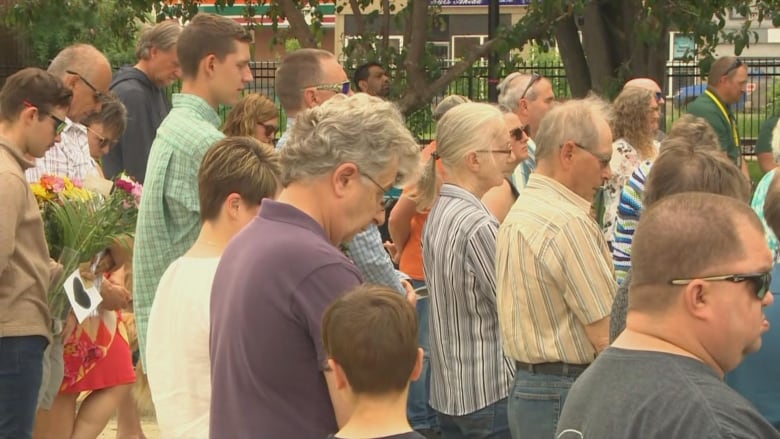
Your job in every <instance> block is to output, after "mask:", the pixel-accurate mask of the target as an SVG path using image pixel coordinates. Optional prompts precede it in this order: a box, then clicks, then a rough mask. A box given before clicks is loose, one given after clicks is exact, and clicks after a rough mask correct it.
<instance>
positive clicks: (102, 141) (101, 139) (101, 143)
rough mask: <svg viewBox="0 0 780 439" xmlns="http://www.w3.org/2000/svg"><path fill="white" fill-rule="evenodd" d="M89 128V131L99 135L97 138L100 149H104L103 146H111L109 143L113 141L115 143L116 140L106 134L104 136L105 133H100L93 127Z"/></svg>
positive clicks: (96, 135)
mask: <svg viewBox="0 0 780 439" xmlns="http://www.w3.org/2000/svg"><path fill="white" fill-rule="evenodd" d="M87 130H88V131H90V132H91V133H92V134H94V135H95V137H97V138H98V147H99V148H100V149H103V148H105V147H106V146H109V145H111V144H112V143H114V141H113V140H111V139H109V138H108V137H106V136H103V135H101V134H99V133H98V132H97V131H95V130H93V129H92V128H90V127H87Z"/></svg>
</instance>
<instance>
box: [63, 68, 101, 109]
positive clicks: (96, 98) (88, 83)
mask: <svg viewBox="0 0 780 439" xmlns="http://www.w3.org/2000/svg"><path fill="white" fill-rule="evenodd" d="M65 73H67V74H69V75H76V76H78V77H79V79H80V80H81V82H83V83H84V85H86V86H87V87H89V88H90V89H92V91H93V92H94V93H95V100H96V101H99V100H100V99H101V98H102V97H103V92H101V91H98V89H97V88H96V87H95V86H94V85H92V83H91V82H89V81H87V78H85V77H83V76H81V74H80V73H76V72H74V71H73V70H65Z"/></svg>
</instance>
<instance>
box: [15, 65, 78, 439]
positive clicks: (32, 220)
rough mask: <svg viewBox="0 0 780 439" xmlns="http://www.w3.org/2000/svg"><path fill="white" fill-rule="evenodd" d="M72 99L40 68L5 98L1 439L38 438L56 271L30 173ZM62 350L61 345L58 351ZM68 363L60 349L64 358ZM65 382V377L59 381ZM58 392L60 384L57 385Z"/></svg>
mask: <svg viewBox="0 0 780 439" xmlns="http://www.w3.org/2000/svg"><path fill="white" fill-rule="evenodd" d="M71 95H72V92H71V90H70V89H69V88H67V87H66V86H65V85H64V84H63V83H62V81H60V79H59V78H57V77H56V76H54V75H52V74H51V73H48V72H45V71H43V70H40V69H36V68H28V69H24V70H20V71H19V72H16V73H14V74H13V75H11V76H10V77H9V78H8V79H7V80H6V82H5V86H4V87H3V89H2V90H0V199H2V200H3V214H2V215H0V359H2V362H3V364H4V366H3V367H2V370H3V372H2V373H0V436H3V437H9V438H25V437H30V436H31V435H32V428H33V420H34V419H35V408H36V406H37V403H38V392H39V389H40V387H41V384H42V376H43V358H44V349H45V348H46V345H48V344H49V343H50V342H51V341H52V338H51V316H50V315H49V306H48V303H47V300H46V291H47V289H48V288H49V280H50V277H51V272H52V270H51V268H52V265H51V264H50V259H49V249H48V248H47V247H46V237H45V236H44V232H43V221H42V220H41V214H40V211H39V209H38V204H37V203H36V202H35V197H34V196H33V193H32V190H31V189H30V185H28V184H27V182H26V181H25V177H24V169H26V168H30V167H32V166H33V163H32V161H31V160H30V157H43V155H44V154H45V153H46V151H47V150H48V149H49V148H50V147H51V146H52V144H53V143H54V142H55V141H57V140H58V139H59V137H60V133H61V131H62V129H63V128H64V127H65V121H64V120H63V119H65V114H66V113H67V111H68V106H69V105H70V101H71ZM60 345H61V343H60ZM58 352H59V355H60V359H62V349H60V350H58ZM59 376H60V380H61V379H62V374H61V373H60V375H59ZM58 386H59V383H58Z"/></svg>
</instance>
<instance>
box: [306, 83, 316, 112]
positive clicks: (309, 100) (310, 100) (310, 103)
mask: <svg viewBox="0 0 780 439" xmlns="http://www.w3.org/2000/svg"><path fill="white" fill-rule="evenodd" d="M303 104H304V105H303V107H304V108H303V109H304V110H307V109H309V108H314V107H316V106H317V105H319V102H318V101H317V90H315V89H313V88H307V89H304V90H303Z"/></svg>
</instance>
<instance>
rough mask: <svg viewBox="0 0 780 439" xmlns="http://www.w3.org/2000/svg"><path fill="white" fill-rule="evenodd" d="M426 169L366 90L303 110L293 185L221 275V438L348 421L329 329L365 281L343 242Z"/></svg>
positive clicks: (289, 168)
mask: <svg viewBox="0 0 780 439" xmlns="http://www.w3.org/2000/svg"><path fill="white" fill-rule="evenodd" d="M417 164H418V148H417V143H416V142H415V140H414V138H413V137H412V135H411V133H410V132H409V130H407V129H406V126H405V124H404V119H403V116H402V115H401V113H400V112H399V111H398V109H397V108H396V107H395V106H394V105H393V104H391V103H389V102H385V101H383V100H381V99H379V98H376V97H372V96H369V95H367V94H364V93H360V94H357V95H354V96H350V97H347V96H338V97H336V98H334V99H331V100H329V101H328V102H326V103H325V104H324V105H322V106H318V107H316V108H312V109H310V110H307V111H304V112H302V113H300V114H298V120H297V122H296V124H295V126H294V127H293V129H292V133H291V135H290V140H289V142H288V144H287V146H286V147H285V148H284V149H283V150H282V152H281V165H282V185H283V186H284V189H283V190H282V192H281V193H280V194H279V197H278V198H277V200H276V201H273V200H267V199H266V200H263V206H262V208H261V209H260V214H259V216H258V217H257V218H256V219H255V220H254V221H253V222H251V223H250V224H249V225H248V226H247V227H245V228H244V229H243V230H242V231H241V232H240V233H239V234H238V235H236V237H235V238H234V239H233V240H232V241H231V242H230V244H228V246H227V248H226V249H225V252H224V253H223V255H222V259H221V260H220V263H219V266H218V268H217V272H216V276H215V278H214V284H213V285H214V286H213V289H212V296H211V298H212V300H211V355H210V356H211V378H212V380H211V381H212V399H211V427H210V430H211V435H212V436H215V437H216V436H219V437H249V436H251V437H269V438H317V437H326V436H327V435H328V434H331V433H333V432H335V431H337V430H338V426H339V425H343V423H344V422H345V421H346V420H347V419H348V418H349V415H350V413H349V408H348V406H347V404H346V401H343V400H341V399H340V397H339V392H337V386H339V385H340V384H337V382H336V378H335V377H334V375H333V371H332V370H330V369H329V368H328V367H327V361H326V360H327V357H326V353H325V350H324V348H323V344H322V337H321V335H320V327H321V322H322V315H323V313H324V311H325V308H326V307H327V306H328V305H329V304H330V303H332V302H333V300H335V299H336V298H338V297H339V296H341V295H342V294H344V293H345V292H347V291H348V290H350V289H352V288H353V287H355V286H356V285H358V284H360V283H361V282H362V277H361V275H360V272H359V271H358V270H357V268H356V267H355V265H354V264H353V263H352V262H351V261H349V259H347V258H346V256H345V255H344V254H343V253H342V252H341V251H340V250H339V248H338V245H339V244H340V243H342V242H349V240H350V239H351V238H352V237H353V236H354V235H355V234H357V233H358V232H360V231H361V230H362V229H363V228H365V227H366V225H368V224H370V223H372V222H374V221H378V220H379V219H380V218H384V204H383V203H384V199H383V198H384V193H385V191H386V190H387V189H388V188H390V187H391V186H395V185H398V184H399V183H400V182H402V181H403V180H405V179H406V178H407V177H408V176H409V175H411V174H413V173H414V172H415V170H416V167H417ZM302 414H303V418H302V417H301V416H302Z"/></svg>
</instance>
